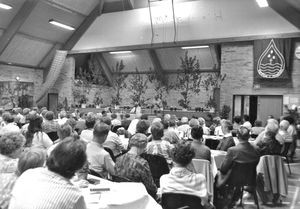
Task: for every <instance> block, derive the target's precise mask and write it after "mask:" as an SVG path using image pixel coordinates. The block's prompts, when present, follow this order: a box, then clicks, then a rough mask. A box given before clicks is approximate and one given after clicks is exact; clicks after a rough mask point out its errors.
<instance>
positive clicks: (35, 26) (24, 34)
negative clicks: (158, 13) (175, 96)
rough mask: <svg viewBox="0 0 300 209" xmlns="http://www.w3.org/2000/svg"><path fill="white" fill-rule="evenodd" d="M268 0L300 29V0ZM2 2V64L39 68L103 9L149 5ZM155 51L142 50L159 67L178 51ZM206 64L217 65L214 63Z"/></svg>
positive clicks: (133, 1) (135, 1)
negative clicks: (65, 26) (6, 7)
mask: <svg viewBox="0 0 300 209" xmlns="http://www.w3.org/2000/svg"><path fill="white" fill-rule="evenodd" d="M174 1H175V2H177V1H179V2H182V1H191V0H177V1H176V0H174ZM247 1H255V0H247ZM268 1H269V4H270V7H271V8H272V9H274V10H275V11H276V12H278V13H279V14H280V15H281V16H283V17H284V18H286V19H287V20H288V21H289V22H290V23H292V24H294V25H295V26H296V27H298V28H299V29H300V22H299V19H300V0H284V1H283V0H268ZM1 2H2V3H6V4H9V5H11V6H12V9H11V10H0V64H2V65H12V66H21V67H28V68H35V69H38V68H39V69H44V68H47V67H48V66H49V64H50V63H51V60H52V58H53V55H54V53H55V50H57V49H65V50H70V49H72V47H73V46H74V45H75V44H76V42H77V41H78V40H79V38H80V37H81V36H82V35H83V33H84V32H85V31H86V30H87V28H88V27H89V26H90V25H91V24H92V23H93V21H94V20H95V19H96V18H97V17H98V16H99V15H100V14H101V13H108V12H118V11H124V10H131V9H138V8H143V7H147V6H148V0H1ZM155 3H158V2H154V4H155ZM49 19H55V20H58V21H61V22H63V23H66V24H68V25H71V26H73V27H74V28H75V31H67V30H63V29H60V28H58V27H55V26H53V25H51V24H49V23H48V21H49ZM154 53H155V54H153V51H152V52H151V51H145V50H141V53H140V56H141V57H145V56H146V55H145V56H143V55H144V54H147V56H148V55H150V56H149V59H150V60H149V59H147V60H144V61H143V62H144V63H146V64H147V63H148V65H150V66H152V67H155V66H154V65H156V64H155V62H154V64H153V58H155V59H156V60H166V59H172V58H171V56H172V53H174V51H172V50H171V51H170V50H169V51H168V49H161V50H156V51H154ZM103 55H104V56H103V57H104V58H106V59H107V60H108V62H110V58H109V57H108V56H107V55H106V54H103ZM169 55H170V57H168V56H169ZM205 56H206V55H205ZM207 56H209V55H207ZM151 59H152V61H151ZM134 62H135V61H134ZM151 63H152V64H151ZM205 64H207V65H211V64H212V65H213V63H205ZM162 65H164V64H162ZM162 67H163V68H165V69H172V66H167V65H166V66H162ZM204 67H205V66H204Z"/></svg>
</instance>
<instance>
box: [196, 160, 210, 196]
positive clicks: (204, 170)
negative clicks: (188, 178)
mask: <svg viewBox="0 0 300 209" xmlns="http://www.w3.org/2000/svg"><path fill="white" fill-rule="evenodd" d="M192 164H193V166H194V169H195V172H196V173H201V174H203V175H204V176H205V178H206V185H207V191H208V193H210V194H213V188H214V177H213V174H212V170H211V165H210V162H209V161H208V160H204V159H193V160H192Z"/></svg>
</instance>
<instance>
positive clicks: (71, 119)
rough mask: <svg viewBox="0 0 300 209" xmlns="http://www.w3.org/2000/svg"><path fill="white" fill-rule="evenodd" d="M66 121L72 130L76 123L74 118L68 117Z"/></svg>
mask: <svg viewBox="0 0 300 209" xmlns="http://www.w3.org/2000/svg"><path fill="white" fill-rule="evenodd" d="M66 123H67V124H69V125H70V126H71V128H72V131H73V130H75V127H76V124H77V122H76V120H75V118H69V119H68V120H67V122H66Z"/></svg>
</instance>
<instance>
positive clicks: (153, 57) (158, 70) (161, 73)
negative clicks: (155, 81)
mask: <svg viewBox="0 0 300 209" xmlns="http://www.w3.org/2000/svg"><path fill="white" fill-rule="evenodd" d="M148 53H149V56H150V59H151V62H152V64H153V67H154V71H155V72H156V73H157V75H158V78H159V79H160V80H161V81H162V83H164V84H165V83H166V76H165V72H164V70H163V68H162V65H161V63H160V61H159V58H158V56H157V53H156V51H155V49H149V50H148Z"/></svg>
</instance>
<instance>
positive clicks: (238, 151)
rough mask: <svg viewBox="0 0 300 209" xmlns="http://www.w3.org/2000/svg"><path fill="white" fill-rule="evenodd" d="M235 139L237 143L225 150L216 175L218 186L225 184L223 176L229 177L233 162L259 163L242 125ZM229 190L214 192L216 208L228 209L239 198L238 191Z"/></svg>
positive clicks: (255, 151) (246, 129)
mask: <svg viewBox="0 0 300 209" xmlns="http://www.w3.org/2000/svg"><path fill="white" fill-rule="evenodd" d="M237 137H238V140H239V143H238V144H237V145H236V146H233V147H230V148H229V149H228V150H227V154H226V156H225V159H224V161H223V162H222V164H221V168H220V173H218V176H217V182H218V184H223V185H224V184H226V181H225V180H224V179H226V177H224V176H226V175H227V176H228V175H230V173H231V169H232V166H233V164H234V162H240V163H251V162H258V161H259V158H260V155H259V152H258V150H257V149H256V148H255V147H254V146H253V145H251V144H250V143H249V141H248V140H249V138H250V130H249V129H248V128H247V127H243V125H242V126H241V127H240V129H239V130H238V133H237ZM222 181H223V182H222ZM221 182H222V183H221ZM229 186H230V185H229ZM229 188H230V187H220V188H218V189H217V190H215V194H214V196H215V199H214V201H215V205H216V207H217V208H228V207H229V208H230V207H232V206H233V205H234V203H235V201H237V200H238V198H239V197H240V193H239V192H238V190H237V191H234V190H233V189H229Z"/></svg>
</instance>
